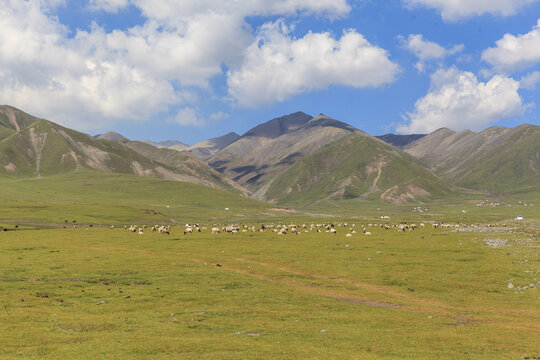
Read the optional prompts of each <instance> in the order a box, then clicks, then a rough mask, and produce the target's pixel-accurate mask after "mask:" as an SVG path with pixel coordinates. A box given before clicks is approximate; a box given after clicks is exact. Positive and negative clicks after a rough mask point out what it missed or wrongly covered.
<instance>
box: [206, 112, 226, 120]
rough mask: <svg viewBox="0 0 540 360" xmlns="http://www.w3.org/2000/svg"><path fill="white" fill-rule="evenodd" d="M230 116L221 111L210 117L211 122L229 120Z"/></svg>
mask: <svg viewBox="0 0 540 360" xmlns="http://www.w3.org/2000/svg"><path fill="white" fill-rule="evenodd" d="M229 116H230V115H229V114H227V113H224V112H223V111H219V112H216V113H213V114H211V115H210V120H214V121H218V120H223V119H227V118H229Z"/></svg>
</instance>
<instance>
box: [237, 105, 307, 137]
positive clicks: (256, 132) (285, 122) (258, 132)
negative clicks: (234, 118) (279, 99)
mask: <svg viewBox="0 0 540 360" xmlns="http://www.w3.org/2000/svg"><path fill="white" fill-rule="evenodd" d="M311 119H313V116H311V115H308V114H306V113H304V112H302V111H298V112H295V113H292V114H289V115H285V116H282V117H279V118H275V119H272V120H270V121H267V122H265V123H263V124H261V125H258V126H256V127H254V128H253V129H251V130H249V131H248V132H246V133H245V134H244V135H243V136H244V137H248V136H258V137H266V138H270V139H275V138H277V137H279V136H281V135H283V134H286V133H289V132H291V131H294V130H297V129H299V128H301V127H302V126H303V125H305V124H306V123H307V122H308V121H310V120H311Z"/></svg>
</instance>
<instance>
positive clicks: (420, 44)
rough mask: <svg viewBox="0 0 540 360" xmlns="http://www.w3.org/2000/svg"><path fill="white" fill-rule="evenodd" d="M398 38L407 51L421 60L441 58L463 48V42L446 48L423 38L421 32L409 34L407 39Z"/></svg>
mask: <svg viewBox="0 0 540 360" xmlns="http://www.w3.org/2000/svg"><path fill="white" fill-rule="evenodd" d="M400 40H401V41H402V44H403V45H404V46H405V47H406V48H407V49H408V50H409V51H411V52H412V53H413V54H414V55H416V56H417V57H418V59H420V60H422V61H426V60H435V59H442V58H444V57H446V56H448V55H453V54H456V53H458V52H461V51H463V49H464V48H465V46H464V45H463V44H459V45H454V46H453V47H451V48H450V49H446V48H444V47H442V46H441V45H439V44H437V43H435V42H432V41H427V40H424V37H423V36H422V35H421V34H410V35H409V38H408V39H405V38H403V37H400Z"/></svg>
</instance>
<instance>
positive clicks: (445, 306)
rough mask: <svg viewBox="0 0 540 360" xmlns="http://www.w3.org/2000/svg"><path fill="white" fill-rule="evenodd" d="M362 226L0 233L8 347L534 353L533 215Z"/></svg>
mask: <svg viewBox="0 0 540 360" xmlns="http://www.w3.org/2000/svg"><path fill="white" fill-rule="evenodd" d="M369 229H370V231H372V233H373V235H372V236H369V237H368V236H362V235H358V234H357V235H354V236H353V237H345V233H346V231H345V230H344V229H343V228H341V227H338V234H337V235H336V236H332V235H330V234H328V233H324V232H323V233H303V234H301V235H285V236H278V235H276V234H273V233H249V232H247V233H239V234H235V235H230V234H217V235H211V234H210V233H209V231H206V232H203V233H198V234H193V235H192V236H189V235H186V236H184V235H183V234H182V230H183V228H173V229H172V234H171V235H170V236H162V235H158V234H155V233H151V232H148V231H147V232H146V233H145V234H144V235H137V234H134V233H130V232H128V231H126V230H124V229H114V230H111V229H105V228H91V229H90V228H85V229H80V228H79V229H49V230H25V231H7V232H0V262H1V264H2V266H1V267H0V283H1V286H0V307H1V308H0V323H1V324H2V326H1V327H0V358H3V359H4V358H5V359H37V358H39V359H59V358H62V359H97V358H99V359H269V358H274V359H307V358H309V359H337V358H340V359H519V358H521V357H522V356H540V344H539V342H538V339H539V338H538V334H539V333H540V325H539V324H540V306H539V304H540V291H539V290H538V288H537V287H538V286H540V282H539V279H540V278H539V276H540V275H539V272H540V262H539V256H538V255H539V248H538V246H539V244H540V241H539V238H538V236H539V232H538V230H537V229H536V230H534V228H531V227H523V226H520V227H517V228H514V229H513V230H510V231H507V230H505V229H501V228H492V229H489V228H484V229H480V230H478V229H476V230H475V231H464V232H454V231H453V230H450V229H431V228H426V229H419V230H416V231H414V232H405V233H402V232H397V231H395V230H389V231H385V230H382V229H380V228H375V227H372V228H369ZM486 239H491V240H493V241H495V242H497V243H498V244H505V247H500V248H498V247H495V248H493V247H488V246H486V241H485V240H486ZM505 241H506V243H505ZM509 283H512V284H513V285H514V288H512V289H509V288H508V284H509ZM531 284H534V285H535V286H536V288H531V287H530V285H531ZM525 288H526V289H525Z"/></svg>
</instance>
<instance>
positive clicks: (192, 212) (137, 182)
mask: <svg viewBox="0 0 540 360" xmlns="http://www.w3.org/2000/svg"><path fill="white" fill-rule="evenodd" d="M269 207H270V205H268V204H266V203H262V202H258V201H255V200H252V199H249V198H246V197H243V196H240V195H236V194H233V193H230V192H227V191H223V190H215V189H211V188H208V187H206V186H202V185H197V184H191V183H185V182H179V181H166V180H161V179H154V178H148V177H142V176H136V175H127V174H112V173H103V172H98V171H94V170H86V169H81V170H80V171H77V172H71V173H67V174H61V175H54V176H50V177H42V178H40V179H38V178H19V179H17V178H6V177H3V178H0V224H8V223H9V224H23V225H24V224H31V225H41V226H46V225H51V226H58V225H66V226H68V225H69V226H72V225H76V224H114V225H125V224H128V225H129V224H130V223H139V224H143V223H144V224H152V225H153V224H161V223H164V224H185V223H186V222H191V221H207V222H210V223H212V222H219V221H220V220H222V219H224V218H227V219H235V218H246V217H249V216H252V215H255V214H258V213H260V212H264V211H266V210H267V209H268V208H269ZM226 208H229V210H226Z"/></svg>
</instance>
